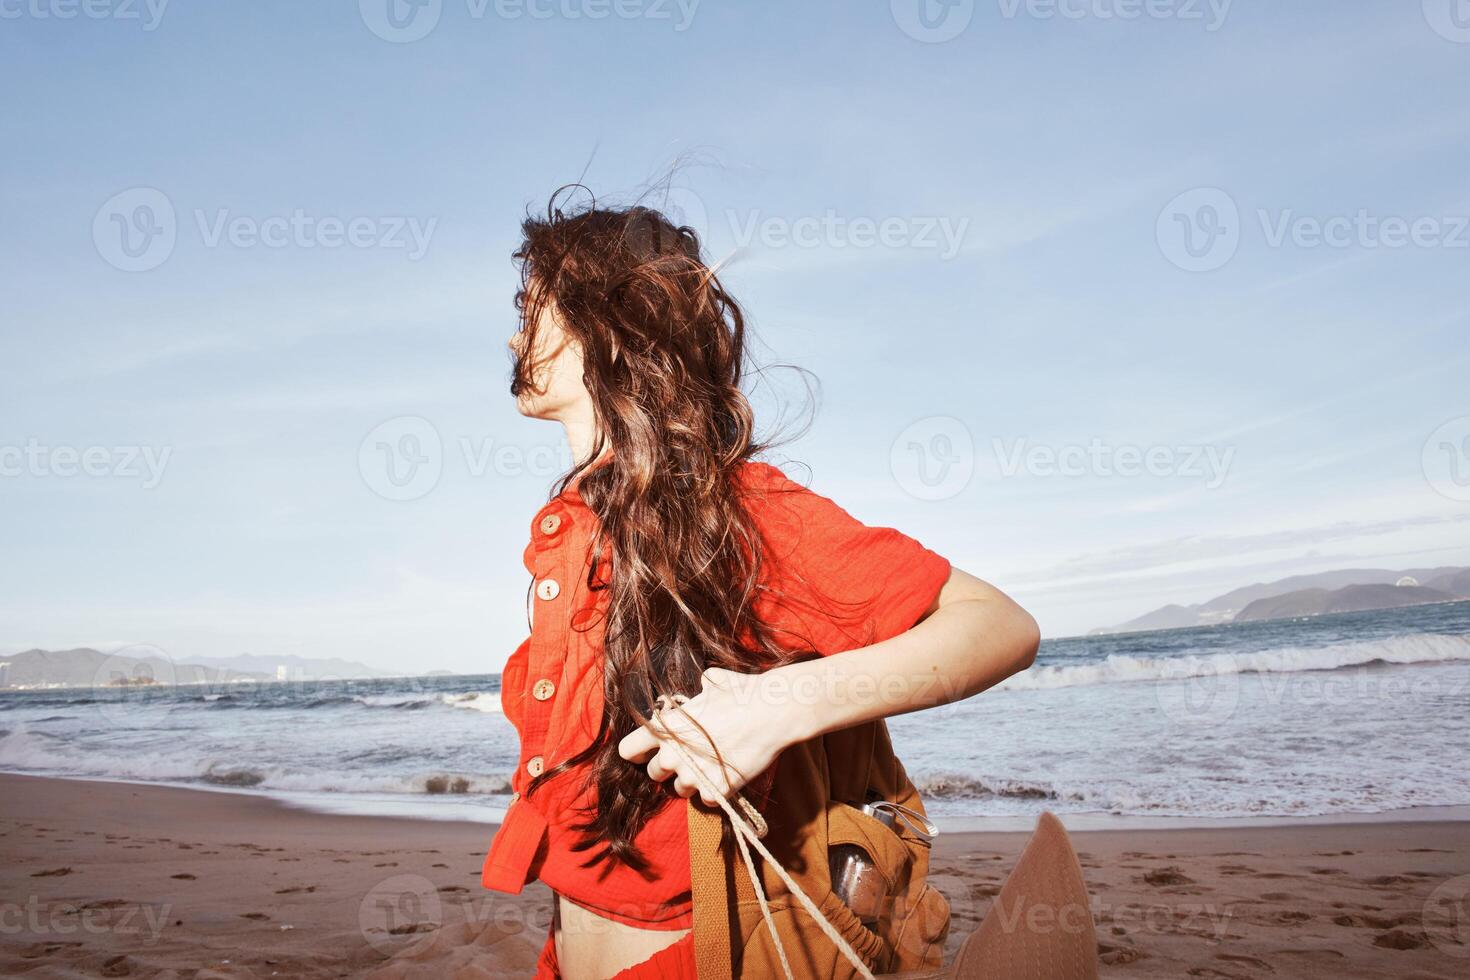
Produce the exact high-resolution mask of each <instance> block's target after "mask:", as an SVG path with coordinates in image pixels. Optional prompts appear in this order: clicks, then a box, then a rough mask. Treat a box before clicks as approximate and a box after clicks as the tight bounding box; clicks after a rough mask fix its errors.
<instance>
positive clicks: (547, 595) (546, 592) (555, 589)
mask: <svg viewBox="0 0 1470 980" xmlns="http://www.w3.org/2000/svg"><path fill="white" fill-rule="evenodd" d="M559 595H561V586H560V585H557V584H556V579H554V578H544V579H542V580H541V581H540V582H539V583H537V585H536V598H538V599H546V600H548V601H550V600H552V599H555V598H556V597H557V596H559Z"/></svg>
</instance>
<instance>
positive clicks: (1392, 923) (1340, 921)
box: [1332, 912, 1417, 929]
mask: <svg viewBox="0 0 1470 980" xmlns="http://www.w3.org/2000/svg"><path fill="white" fill-rule="evenodd" d="M1416 921H1417V920H1416V919H1415V917H1414V915H1413V913H1411V912H1404V913H1401V914H1399V915H1351V914H1344V915H1334V916H1333V917H1332V924H1333V925H1338V926H1343V927H1345V928H1348V929H1397V928H1398V927H1399V926H1402V925H1413V924H1414V923H1415V922H1416Z"/></svg>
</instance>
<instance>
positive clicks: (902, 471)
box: [0, 0, 1470, 671]
mask: <svg viewBox="0 0 1470 980" xmlns="http://www.w3.org/2000/svg"><path fill="white" fill-rule="evenodd" d="M394 3H395V4H398V6H396V7H395V8H394V10H395V17H394V18H393V19H390V18H388V17H387V12H388V9H389V8H388V7H387V5H386V4H387V0H362V2H361V3H349V2H341V0H334V2H323V3H319V4H301V3H288V2H263V0H262V2H253V3H249V4H206V3H184V2H182V0H174V2H173V3H169V4H163V5H160V4H159V3H158V2H157V0H155V2H154V5H153V6H152V7H150V6H148V5H147V4H144V3H141V2H139V3H126V4H124V3H121V2H119V3H116V4H110V3H109V2H108V0H99V2H98V3H97V4H95V5H94V6H92V7H89V8H87V9H88V13H81V12H80V11H79V8H74V7H71V6H69V5H68V4H66V3H65V2H64V0H7V2H6V3H3V4H0V54H3V57H0V77H3V80H4V82H5V86H6V91H7V92H8V93H9V96H8V98H7V107H6V111H5V113H4V114H3V116H0V132H3V136H4V143H5V146H6V152H5V153H4V154H3V155H0V168H3V172H4V180H3V182H0V195H3V214H0V249H3V261H4V267H5V270H6V274H5V276H4V279H3V284H0V290H3V297H4V309H5V314H4V317H3V322H4V326H3V328H0V330H3V336H0V364H3V368H4V381H5V383H4V385H3V388H0V474H3V475H0V521H3V535H4V541H5V545H6V548H5V555H6V558H7V560H6V561H4V562H3V563H0V649H17V648H26V647H30V646H35V645H40V646H44V647H51V648H56V647H64V646H74V645H82V644H102V643H146V644H152V645H155V646H157V647H159V648H161V649H163V650H164V651H166V652H168V653H169V654H170V655H172V656H174V657H176V658H178V659H183V660H187V659H189V658H190V657H193V656H227V655H231V654H236V653H244V652H250V653H257V654H296V655H300V656H345V657H350V658H354V659H360V660H363V661H365V662H367V663H370V664H373V665H376V666H381V667H390V666H393V667H400V668H404V667H407V668H412V669H425V670H427V669H436V668H440V669H450V670H458V671H478V670H493V669H496V668H498V667H499V665H500V664H501V662H503V660H504V658H505V657H506V655H507V654H508V653H509V652H510V650H511V649H512V648H513V647H514V645H515V644H516V643H517V642H518V641H519V639H520V638H521V636H522V635H524V630H525V615H524V596H525V589H526V585H527V581H526V576H525V573H524V570H523V568H522V567H521V564H520V553H521V549H522V547H523V546H524V544H525V540H526V536H527V531H528V521H529V519H530V517H531V515H532V514H533V513H534V512H535V510H536V508H537V506H538V505H539V503H540V502H541V501H543V500H544V499H545V494H546V490H547V488H548V486H549V485H550V482H551V479H552V477H553V476H554V475H555V472H556V466H557V457H558V455H559V453H560V450H559V448H558V447H559V442H560V431H559V429H557V428H555V427H553V426H547V425H545V424H542V423H534V422H530V421H527V420H524V419H521V418H520V417H519V416H517V415H516V414H515V412H514V409H513V405H512V402H511V400H510V398H509V396H508V394H507V386H506V378H507V369H508V362H507V358H506V356H505V353H504V340H505V338H506V336H507V335H508V332H509V331H510V330H511V329H512V326H513V311H512V307H511V302H510V301H511V294H512V291H513V289H514V282H515V279H514V269H513V266H512V264H511V262H510V259H509V254H510V252H511V251H512V249H513V248H514V246H515V243H516V240H517V225H518V222H519V219H520V217H521V216H522V215H523V214H524V212H525V210H526V208H527V206H531V207H533V208H538V207H541V206H543V205H544V201H545V199H546V197H547V195H548V194H549V192H550V191H551V190H552V189H553V188H555V187H556V186H557V185H558V184H560V183H563V182H566V181H570V180H574V179H576V178H577V177H578V176H579V175H581V174H582V172H583V169H584V167H586V168H587V182H588V183H589V184H590V185H591V186H592V187H593V188H594V189H595V190H596V191H597V192H598V193H599V195H601V196H603V197H605V198H607V199H609V200H613V201H621V202H626V201H628V200H630V199H631V198H632V197H634V196H636V195H637V194H638V193H639V192H640V190H642V189H643V188H644V187H646V185H647V184H648V182H649V181H650V180H654V179H657V178H658V177H660V176H661V175H662V174H664V173H666V172H667V171H668V169H669V167H670V165H671V164H672V163H674V162H675V161H682V165H681V167H680V168H679V169H677V170H676V172H675V176H674V178H673V187H674V189H673V191H672V193H670V195H669V197H668V206H669V207H670V208H671V209H673V210H676V211H677V212H678V213H679V214H680V215H682V216H683V217H684V218H685V219H687V220H689V221H690V222H691V223H694V224H695V225H696V226H697V227H699V228H700V229H701V230H702V231H704V232H705V234H706V236H707V238H708V245H709V252H710V257H711V259H712V260H713V259H726V260H727V265H726V266H725V272H724V276H725V278H726V281H727V283H728V285H729V286H730V287H731V289H732V290H733V291H734V292H735V293H736V295H737V296H738V297H739V298H740V299H741V300H742V302H743V303H744V304H745V306H746V309H747V311H748V312H749V314H750V316H751V320H752V323H753V325H754V329H755V331H756V333H757V335H758V338H759V347H758V354H759V356H760V358H761V359H763V360H765V361H767V362H790V363H795V364H799V365H801V366H802V367H804V368H806V369H808V370H810V371H812V372H813V373H814V374H815V375H816V376H817V377H818V378H819V379H820V382H821V389H822V399H821V402H820V406H819V410H818V414H817V417H816V421H815V424H814V425H813V426H812V428H811V430H810V432H809V433H808V434H807V435H806V436H805V437H804V438H802V439H800V440H799V441H796V442H794V443H790V444H788V445H786V446H785V447H783V450H782V452H783V453H784V458H786V459H790V460H793V461H796V463H798V464H799V465H794V466H791V467H788V469H789V471H790V472H792V474H793V475H794V476H797V477H798V478H801V479H804V480H806V481H808V482H809V483H810V485H811V486H813V488H814V489H816V490H818V491H820V492H822V493H824V494H826V495H828V496H831V497H833V498H834V499H836V500H837V501H838V502H839V503H841V504H843V505H844V506H845V507H847V509H849V510H850V511H851V512H852V513H854V514H855V515H857V516H858V517H860V518H861V519H863V520H865V521H867V522H869V523H874V524H887V525H893V526H897V527H899V528H902V529H904V530H905V531H907V532H908V533H910V534H912V535H914V536H915V537H917V538H919V539H920V540H921V541H923V542H924V543H926V544H928V545H929V546H930V547H932V548H934V549H935V550H937V551H940V552H941V553H943V554H945V555H946V556H948V557H949V558H950V559H951V561H953V562H954V563H955V564H956V565H958V566H960V567H963V568H965V569H967V570H969V571H971V572H973V573H975V574H977V575H980V576H982V577H984V578H987V579H989V580H991V581H994V582H995V583H997V584H998V585H1000V586H1001V587H1003V588H1006V589H1007V590H1008V591H1011V592H1012V593H1013V594H1015V595H1016V596H1017V597H1018V598H1020V599H1021V601H1023V602H1024V603H1025V604H1026V605H1027V606H1028V607H1029V608H1031V609H1032V610H1033V611H1034V612H1035V613H1036V615H1037V618H1038V619H1039V620H1040V622H1041V624H1042V628H1043V632H1044V633H1045V634H1047V635H1051V636H1056V635H1064V634H1072V633H1077V632H1080V631H1084V630H1086V629H1088V628H1091V627H1094V626H1099V625H1103V624H1108V623H1114V622H1119V621H1122V620H1124V619H1127V618H1130V617H1132V616H1134V615H1137V614H1139V613H1142V612H1144V611H1146V610H1148V609H1151V608H1153V607H1155V606H1158V605H1161V604H1163V603H1166V602H1194V601H1201V600H1203V599H1206V598H1208V597H1210V596H1211V595H1214V594H1217V593H1219V592H1222V591H1225V590H1227V589H1230V588H1233V587H1236V586H1239V585H1242V584H1246V583H1248V582H1252V581H1260V580H1266V579H1272V578H1278V577H1282V576H1285V575H1289V574H1294V573H1298V572H1308V571H1315V570H1325V569H1328V568H1335V567H1346V566H1357V565H1373V566H1389V567H1395V566H1411V565H1441V564H1466V563H1470V502H1467V499H1470V486H1467V485H1470V441H1467V436H1470V418H1467V417H1470V398H1467V395H1466V392H1467V390H1470V386H1467V384H1466V377H1467V368H1470V342H1467V335H1470V297H1467V292H1466V289H1465V283H1466V281H1467V275H1466V272H1467V267H1470V230H1467V228H1466V225H1467V223H1470V222H1467V219H1466V217H1465V216H1467V215H1470V183H1467V176H1466V174H1467V171H1466V168H1465V165H1464V164H1465V160H1466V159H1467V150H1470V103H1467V102H1466V100H1465V98H1464V93H1465V90H1466V83H1467V81H1470V17H1461V18H1460V19H1458V20H1457V19H1455V18H1454V17H1452V14H1453V13H1454V12H1455V11H1454V9H1453V7H1452V4H1451V2H1450V0H1445V2H1444V3H1443V4H1441V3H1439V2H1438V0H1425V3H1424V4H1423V6H1422V8H1421V5H1420V4H1419V3H1400V4H1392V5H1389V4H1369V3H1341V2H1328V0H1321V2H1299V3H1292V4H1279V3H1266V2H1256V3H1249V4H1248V3H1245V2H1237V3H1234V4H1225V3H1222V2H1217V3H1216V4H1215V5H1214V6H1213V7H1212V6H1210V5H1209V4H1208V3H1204V2H1195V0H1178V2H1170V0H1154V3H1153V4H1152V5H1145V4H1142V3H1133V2H1130V0H1086V2H1085V3H1084V2H1080V0H1077V2H1070V3H1067V2H1064V3H1063V4H1062V5H1061V7H1060V8H1058V7H1056V6H1055V5H1047V4H1046V3H1045V2H1044V0H1033V2H1031V3H1025V2H1020V0H992V2H990V3H988V4H987V3H973V4H966V3H955V4H952V5H950V6H947V7H946V6H943V5H940V4H931V5H929V6H928V7H926V8H925V9H926V10H927V17H925V18H922V19H921V18H919V17H918V13H919V11H918V9H917V6H916V3H915V2H914V0H894V2H893V3H891V4H890V3H866V4H855V3H811V4H800V5H795V4H777V3H741V4H735V3H730V2H716V0H703V2H698V3H695V2H693V0H686V2H685V3H684V4H683V5H682V6H681V5H679V4H676V3H673V2H663V0H622V2H620V3H619V4H618V5H613V4H611V3H610V2H599V0H557V2H555V3H550V2H540V0H536V2H532V0H528V2H526V3H512V2H510V0H502V2H500V3H495V2H489V3H480V2H479V0H442V3H438V4H435V3H432V2H430V3H428V4H426V5H424V6H422V7H419V8H413V7H409V6H407V5H405V4H403V2H402V0H394ZM1140 10H1142V11H1143V13H1142V14H1140V15H1139V16H1132V15H1133V14H1137V13H1139V11H1140ZM1149 11H1152V13H1149ZM1461 13H1467V12H1464V11H1461ZM67 14H74V15H75V16H66V15H67ZM1462 24H1465V25H1467V26H1465V27H1462V26H1461V25H1462ZM415 34H422V35H423V36H422V37H419V38H418V39H416V40H407V39H406V38H407V37H409V36H410V35H415ZM950 35H952V36H950ZM946 38H947V39H946ZM589 160H590V165H589ZM654 200H655V201H656V202H659V201H662V198H661V197H659V198H655V199H654ZM769 379H770V385H769V386H768V387H766V388H763V389H762V390H761V391H759V392H757V402H758V404H760V405H761V406H763V407H764V408H765V409H766V410H767V416H768V417H769V415H770V411H769V410H770V408H771V405H772V402H773V400H774V399H776V398H778V397H784V398H786V399H787V400H789V399H790V397H791V396H792V394H793V392H794V391H796V390H797V389H796V388H795V386H794V378H793V377H792V375H791V374H790V373H789V372H781V371H774V372H772V373H771V374H770V375H769ZM772 392H775V393H776V394H775V395H773V394H772ZM418 420H422V421H418ZM435 440H437V444H438V448H437V449H436V448H435V445H434V443H435ZM384 447H386V448H384ZM384 454H387V455H384ZM414 458H417V459H422V460H423V462H422V464H421V468H420V469H419V470H417V471H410V470H408V469H407V468H406V467H407V466H408V465H409V462H410V460H411V459H414ZM390 463H392V464H393V465H394V466H395V470H394V472H393V475H394V476H397V477H403V476H404V475H406V474H416V475H415V478H414V480H410V481H408V482H407V483H403V482H402V480H400V483H401V484H402V485H399V484H395V483H394V482H393V479H390V474H389V472H388V470H387V467H388V465H389V464H390ZM435 474H437V478H433V479H431V478H432V477H435ZM395 497H396V498H406V499H392V498H395Z"/></svg>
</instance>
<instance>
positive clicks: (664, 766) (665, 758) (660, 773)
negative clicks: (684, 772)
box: [648, 749, 678, 783]
mask: <svg viewBox="0 0 1470 980" xmlns="http://www.w3.org/2000/svg"><path fill="white" fill-rule="evenodd" d="M677 771H678V766H677V765H676V764H675V763H674V760H673V758H672V757H671V754H670V752H669V751H668V750H667V749H659V750H658V751H657V752H656V753H654V756H653V758H652V759H649V760H648V778H649V779H651V780H653V781H654V782H656V783H661V782H663V781H664V780H666V779H668V778H669V777H670V776H672V775H674V774H675V773H676V772H677Z"/></svg>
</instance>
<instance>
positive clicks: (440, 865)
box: [429, 864, 449, 868]
mask: <svg viewBox="0 0 1470 980" xmlns="http://www.w3.org/2000/svg"><path fill="white" fill-rule="evenodd" d="M429 867H431V868H447V867H449V865H447V864H431V865H429Z"/></svg>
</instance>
